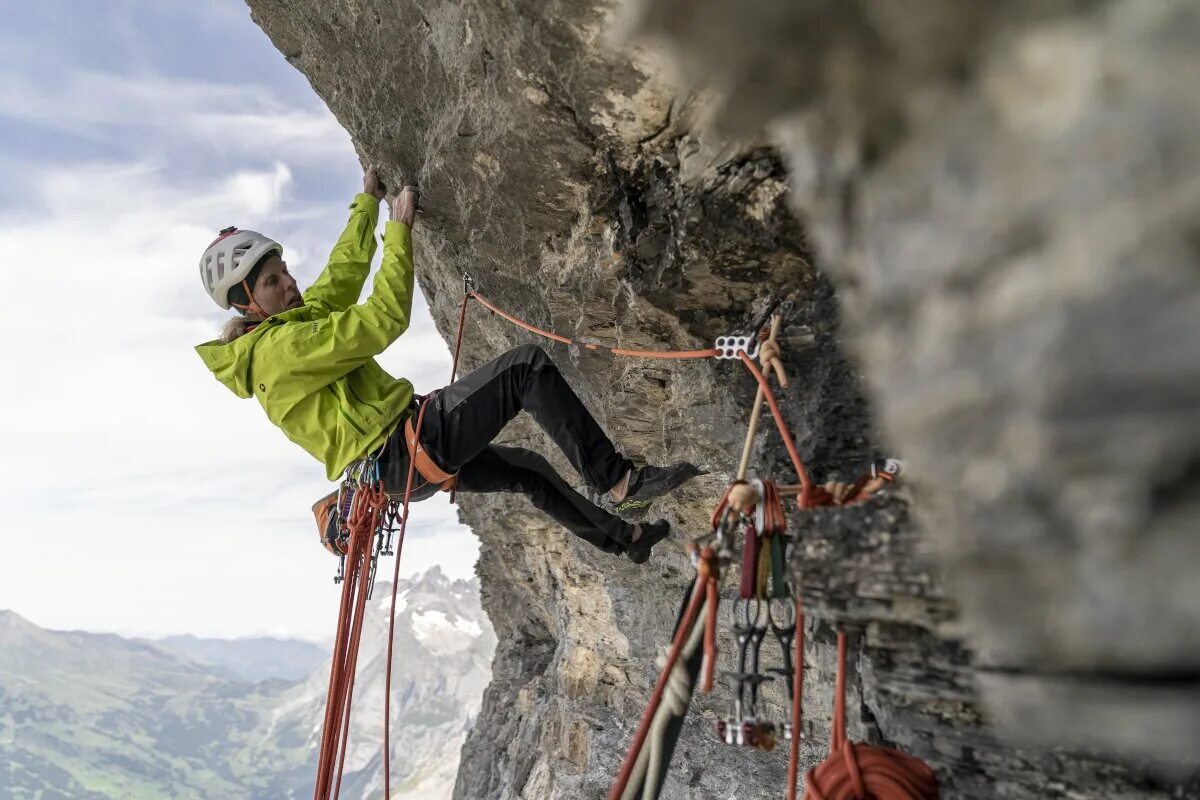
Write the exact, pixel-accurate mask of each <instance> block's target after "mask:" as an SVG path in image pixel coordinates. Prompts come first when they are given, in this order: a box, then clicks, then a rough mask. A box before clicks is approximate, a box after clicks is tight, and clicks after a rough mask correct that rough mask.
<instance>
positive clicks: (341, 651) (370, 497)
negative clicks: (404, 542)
mask: <svg viewBox="0 0 1200 800" xmlns="http://www.w3.org/2000/svg"><path fill="white" fill-rule="evenodd" d="M386 504H387V495H386V494H385V493H384V491H383V487H382V486H381V485H379V484H373V485H364V486H361V487H359V489H358V491H356V492H355V494H354V502H353V505H352V506H351V510H350V518H349V520H348V527H349V529H350V541H349V544H348V546H347V550H346V561H345V564H346V574H345V577H344V582H343V584H342V599H341V604H340V607H339V609H338V628H337V635H336V637H335V638H336V640H335V642H334V650H333V658H332V660H331V664H330V673H329V691H328V693H327V695H326V705H325V720H324V723H323V726H322V732H321V750H320V754H319V756H318V760H317V780H316V784H315V786H314V789H313V798H314V800H327V798H330V797H333V798H336V797H337V796H338V792H339V791H340V790H341V782H342V769H343V766H344V764H345V756H346V734H347V732H348V731H349V727H350V708H351V704H352V702H353V699H354V670H355V667H356V666H357V664H358V649H359V644H360V641H361V638H362V623H363V617H364V615H365V613H366V603H367V587H366V586H365V582H366V581H365V578H366V576H367V575H368V574H369V572H370V558H371V539H372V537H373V536H374V534H375V531H376V529H377V528H378V526H379V520H380V517H381V516H382V514H383V509H384V508H385V506H386ZM335 763H336V768H335Z"/></svg>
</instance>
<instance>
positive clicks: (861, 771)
mask: <svg viewBox="0 0 1200 800" xmlns="http://www.w3.org/2000/svg"><path fill="white" fill-rule="evenodd" d="M837 648H838V651H837V658H838V671H837V689H836V693H835V694H834V710H833V725H832V729H831V731H830V734H829V757H828V758H826V759H825V760H824V761H822V762H821V763H820V764H818V765H817V766H816V767H813V768H812V769H810V770H809V771H808V773H807V774H806V775H805V776H804V783H805V786H806V787H807V788H806V791H805V793H804V797H805V800H937V798H938V786H937V778H936V776H935V775H934V774H933V770H932V769H930V768H929V765H928V764H926V763H925V762H924V761H921V759H919V758H914V757H913V756H910V755H908V754H906V753H901V752H900V751H899V750H894V749H892V748H890V747H872V746H871V745H867V744H863V743H861V742H851V741H850V739H849V738H848V737H847V736H846V632H845V631H838V641H837ZM795 738H796V737H795V736H794V735H793V741H795Z"/></svg>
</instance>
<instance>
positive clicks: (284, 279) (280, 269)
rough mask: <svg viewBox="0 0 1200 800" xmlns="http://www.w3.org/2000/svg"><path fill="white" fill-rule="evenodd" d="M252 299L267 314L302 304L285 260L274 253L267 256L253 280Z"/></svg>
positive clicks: (294, 280)
mask: <svg viewBox="0 0 1200 800" xmlns="http://www.w3.org/2000/svg"><path fill="white" fill-rule="evenodd" d="M254 300H255V302H257V303H258V304H259V305H260V306H261V307H262V309H263V311H266V312H267V314H278V313H280V312H281V311H287V310H288V309H291V308H299V307H300V306H302V305H304V300H303V299H302V298H301V297H300V289H299V288H297V287H296V279H295V278H293V277H292V276H291V273H289V272H288V269H287V262H285V261H284V260H283V259H282V258H280V257H279V256H276V255H272V256H268V257H267V260H266V261H264V262H263V264H262V267H261V268H260V270H259V273H258V280H256V281H255V282H254Z"/></svg>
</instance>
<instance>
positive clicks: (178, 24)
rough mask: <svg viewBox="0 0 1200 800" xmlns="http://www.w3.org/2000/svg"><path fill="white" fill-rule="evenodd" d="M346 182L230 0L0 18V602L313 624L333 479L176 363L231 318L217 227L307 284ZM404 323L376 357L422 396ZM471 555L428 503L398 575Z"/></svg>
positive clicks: (104, 618)
mask: <svg viewBox="0 0 1200 800" xmlns="http://www.w3.org/2000/svg"><path fill="white" fill-rule="evenodd" d="M362 169H363V168H362V165H361V164H360V163H359V160H358V156H357V155H356V153H355V151H354V147H353V145H352V143H351V141H350V138H349V136H348V135H347V134H346V133H345V131H343V130H342V128H341V127H340V126H339V125H338V123H337V121H336V120H335V119H334V118H333V116H332V115H331V114H330V113H329V112H328V110H327V109H326V108H325V106H324V104H323V103H322V102H321V100H320V98H318V97H317V96H316V94H315V93H314V92H313V91H312V89H311V87H309V85H308V82H307V80H306V79H305V78H304V76H303V75H301V74H300V73H299V72H297V71H296V70H295V69H293V68H292V67H291V66H290V65H289V64H288V63H287V62H286V61H285V60H284V59H283V56H282V55H281V54H280V53H279V52H278V51H277V50H276V49H275V48H274V46H273V45H272V44H271V42H270V40H269V39H268V38H267V37H266V35H265V34H263V33H262V31H261V30H260V29H259V28H258V26H256V25H255V24H254V23H253V21H252V20H251V19H250V14H249V11H248V9H247V7H246V5H245V3H244V2H243V0H197V1H196V2H190V3H183V2H169V3H163V2H158V1H157V0H106V2H103V3H98V2H81V1H80V0H73V1H72V0H40V1H39V2H37V3H32V2H30V3H19V4H14V5H6V7H5V11H4V24H3V26H0V363H2V364H3V372H4V374H5V376H6V377H5V380H4V389H3V391H2V392H0V398H2V399H0V442H2V443H3V446H2V447H0V513H2V514H3V523H0V547H2V550H3V555H2V556H0V609H9V610H12V611H16V612H17V613H18V614H20V615H22V616H24V617H26V618H27V619H29V620H30V621H32V622H33V623H35V624H37V625H40V626H42V627H47V628H56V629H83V630H94V631H111V632H116V633H120V634H123V635H148V636H159V635H167V634H176V633H192V634H195V635H198V636H220V637H237V636H250V635H264V634H265V635H275V636H297V637H302V638H308V639H313V640H324V639H326V638H328V637H329V636H330V635H331V633H332V631H333V629H334V625H335V623H336V614H337V609H336V605H337V593H338V591H339V589H338V587H337V586H335V585H334V583H333V575H334V572H335V569H336V565H337V562H336V559H335V558H334V557H333V556H331V555H330V554H329V553H327V552H326V551H325V550H324V549H322V547H321V546H320V544H319V542H318V539H317V533H316V529H315V526H314V525H313V522H312V515H311V512H310V507H311V505H312V503H313V502H314V501H315V500H316V499H317V498H319V497H320V496H322V495H324V494H326V493H327V492H329V491H331V490H332V488H333V486H332V484H330V483H329V482H328V481H327V480H326V479H325V476H324V469H323V467H322V466H321V464H320V463H318V462H317V461H316V460H315V459H313V458H312V457H311V456H309V455H308V454H307V453H305V452H304V451H303V450H301V449H300V448H299V447H297V446H296V445H294V444H292V443H291V442H289V441H288V440H287V439H286V438H285V437H284V435H283V433H282V432H281V431H279V430H278V429H276V428H275V427H274V426H272V425H271V423H270V422H269V421H268V420H267V418H266V416H265V414H264V413H263V411H262V409H261V408H260V407H259V405H258V403H257V402H256V401H254V400H240V399H238V398H237V397H235V396H234V395H233V394H232V393H231V392H230V391H229V390H228V389H226V388H225V387H223V386H222V385H221V384H219V383H218V382H217V381H216V380H215V379H214V378H213V377H212V375H211V374H210V373H209V372H208V371H207V369H206V368H205V367H204V364H203V363H202V362H201V361H200V358H199V357H198V356H197V355H196V354H195V352H194V351H193V349H192V348H193V347H194V346H195V345H197V344H199V343H201V342H204V341H208V340H211V339H214V338H216V337H217V335H218V333H219V331H220V328H221V326H222V324H223V323H224V321H225V320H226V319H227V318H228V316H229V312H226V311H222V310H221V309H220V308H218V307H217V306H216V305H215V304H214V303H213V302H212V301H211V299H210V298H209V297H208V296H207V294H205V292H204V290H203V289H202V287H201V284H200V278H199V271H198V262H199V258H200V254H201V253H202V252H203V250H204V248H205V247H206V246H207V245H208V243H209V242H210V241H211V240H212V239H213V237H214V236H215V234H216V232H217V231H218V230H219V229H221V228H223V227H225V226H227V225H237V226H238V227H242V228H250V229H253V230H258V231H261V232H263V233H265V234H266V235H268V236H270V237H272V238H274V239H276V240H277V241H280V242H282V243H283V246H284V250H285V257H286V259H287V262H288V267H289V270H290V271H291V272H292V274H293V275H295V276H296V278H297V280H298V281H299V282H300V284H301V286H306V285H307V284H308V283H310V282H311V281H312V280H313V279H315V277H316V276H317V274H318V273H319V272H320V270H321V268H322V267H323V266H324V259H325V257H326V256H327V255H328V251H329V249H330V248H331V247H332V245H333V243H334V242H335V241H336V239H337V236H338V234H339V233H340V232H341V229H342V226H344V225H345V222H346V219H347V216H348V213H349V212H348V210H347V206H348V204H349V203H350V201H351V200H352V199H353V197H354V195H355V193H357V192H359V191H361V189H362ZM380 218H381V226H382V223H383V220H385V219H386V218H387V212H386V209H385V208H383V207H381V213H380ZM417 224H418V228H419V225H420V221H419V220H418V223H417ZM419 243H420V242H419V231H418V239H417V248H416V257H417V258H418V259H419V258H420V248H419ZM376 265H378V255H377V257H376ZM367 287H368V290H369V287H370V280H368V283H367ZM364 296H365V293H364ZM413 311H414V321H413V324H412V327H411V328H410V329H409V331H408V332H406V333H405V334H404V336H402V337H401V338H400V339H399V340H398V341H397V342H396V343H395V344H393V345H392V347H391V348H390V349H389V350H388V351H387V352H386V353H384V354H383V355H382V356H381V357H380V358H379V361H380V363H381V364H382V365H383V367H384V368H385V369H387V370H388V371H389V372H391V373H392V374H393V375H397V376H404V377H407V378H408V379H409V380H411V381H412V382H413V384H414V385H415V387H416V389H417V391H418V392H426V391H429V390H431V389H435V388H438V387H439V386H442V385H443V384H445V383H446V381H447V379H448V377H449V372H450V354H449V351H448V348H447V346H446V343H445V342H444V341H443V340H442V339H441V337H440V336H439V335H438V333H437V332H436V330H435V329H434V326H433V322H432V320H431V318H430V316H429V311H428V306H427V304H426V302H425V299H424V297H422V296H420V294H418V296H417V297H416V299H415V301H414V308H413ZM477 556H478V542H477V540H476V539H475V537H474V536H473V535H472V534H471V532H470V531H469V530H468V529H467V528H465V527H463V526H461V525H459V524H458V522H457V517H456V512H455V509H454V507H452V506H450V505H449V504H448V503H447V502H446V499H445V495H439V496H438V497H436V498H434V499H431V500H429V501H426V502H424V503H421V504H418V505H416V506H414V508H413V512H412V517H411V520H410V528H409V538H408V540H407V542H406V546H405V549H404V558H403V562H402V568H401V574H402V575H410V574H413V573H414V572H417V571H423V570H425V569H427V568H428V567H430V566H432V565H434V564H437V565H439V566H441V568H442V569H443V571H445V572H446V573H447V574H448V575H450V576H451V577H469V576H470V575H472V574H473V571H474V563H475V560H476V558H477ZM391 569H392V564H391V560H390V559H387V560H386V562H385V563H384V564H383V565H381V571H386V573H387V574H388V575H390V573H391Z"/></svg>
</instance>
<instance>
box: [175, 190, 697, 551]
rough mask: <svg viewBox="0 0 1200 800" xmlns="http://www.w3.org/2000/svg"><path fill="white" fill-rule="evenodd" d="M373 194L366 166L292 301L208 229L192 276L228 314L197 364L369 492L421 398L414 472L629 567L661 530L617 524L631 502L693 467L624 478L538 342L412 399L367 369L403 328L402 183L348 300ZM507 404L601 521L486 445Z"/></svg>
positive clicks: (228, 235)
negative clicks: (321, 262)
mask: <svg viewBox="0 0 1200 800" xmlns="http://www.w3.org/2000/svg"><path fill="white" fill-rule="evenodd" d="M384 196H385V189H384V186H383V184H382V183H381V182H380V180H379V178H378V177H377V176H376V174H375V171H374V169H368V170H367V172H366V174H365V175H364V177H363V192H362V193H360V194H359V195H357V196H356V197H355V198H354V202H353V203H351V204H350V209H351V214H350V221H349V223H348V224H347V226H346V229H345V231H343V233H342V235H341V238H340V239H338V242H337V244H336V245H335V246H334V248H333V252H332V254H331V255H330V257H329V263H328V265H327V266H326V267H325V270H324V271H323V272H322V273H321V275H320V276H319V277H318V278H317V280H316V282H315V283H314V284H313V285H312V286H310V287H309V289H308V290H307V291H306V292H304V293H303V294H301V292H300V291H299V289H297V287H296V281H295V279H294V278H293V277H292V276H291V275H290V274H289V273H288V269H287V263H286V262H285V261H284V260H283V247H282V246H281V245H279V244H278V243H277V242H275V241H272V240H271V239H268V238H267V237H265V236H263V235H262V234H259V233H255V232H254V231H247V230H238V229H236V228H226V229H225V230H223V231H221V233H220V234H219V235H218V237H217V238H216V239H215V240H214V241H213V242H212V244H210V245H209V246H208V248H207V249H206V250H205V251H204V255H203V257H202V258H201V260H200V277H201V280H202V281H203V283H204V288H205V289H206V290H207V291H208V294H209V295H210V296H211V297H212V299H213V300H214V301H215V302H216V303H217V305H219V306H221V308H224V309H228V308H230V307H232V308H235V309H236V310H237V311H238V313H239V316H237V317H235V318H234V319H232V320H230V322H229V323H228V324H227V325H226V326H225V329H224V331H223V332H222V335H221V338H220V339H219V340H216V341H211V342H207V343H205V344H202V345H200V346H198V347H197V348H196V350H197V352H198V353H199V354H200V357H201V358H202V359H203V360H204V362H205V364H206V365H207V366H208V368H209V369H210V370H211V371H212V372H213V374H214V375H215V376H216V378H217V380H219V381H220V382H221V383H223V384H225V386H227V387H228V388H229V389H230V390H231V391H233V392H234V394H236V395H238V396H239V397H242V398H249V397H251V396H253V397H256V398H257V399H258V401H259V403H260V404H261V405H262V407H263V410H264V411H266V414H267V417H268V418H269V419H270V420H271V422H273V423H274V424H275V425H277V426H278V427H279V428H281V429H282V430H283V432H284V433H285V434H286V435H287V437H288V438H289V439H291V440H292V441H293V442H295V443H296V444H298V445H300V446H301V447H302V448H304V449H305V450H306V451H308V452H309V453H310V454H311V455H313V456H315V457H316V458H317V459H318V460H320V461H321V462H323V463H324V464H325V469H326V474H327V476H328V478H329V479H330V480H336V479H337V478H338V477H339V476H340V475H341V474H342V473H343V472H344V471H345V469H346V468H347V466H348V465H350V464H351V463H352V462H354V461H356V460H358V459H361V458H362V457H363V456H364V455H367V454H371V453H373V454H377V455H378V459H379V466H380V469H381V473H382V476H383V482H384V487H385V489H386V490H387V491H388V493H389V494H401V495H402V494H403V493H404V491H405V486H406V478H407V475H408V461H409V457H410V456H409V447H408V444H407V442H406V441H405V437H404V433H403V432H404V422H405V420H406V419H408V418H410V417H411V418H412V419H416V418H417V417H416V414H417V411H418V409H419V406H420V404H421V403H424V404H425V405H426V408H425V413H424V418H423V421H422V424H421V430H420V431H419V433H418V437H419V441H420V445H421V446H423V447H424V454H422V455H421V456H419V457H418V459H417V466H418V469H421V464H422V458H423V457H424V455H425V454H427V455H428V456H429V457H431V458H432V460H433V462H434V464H435V467H434V468H435V469H441V470H442V471H444V472H446V473H448V474H455V475H456V478H455V480H456V484H455V489H456V490H457V491H459V492H520V493H523V494H525V495H527V496H528V497H529V499H530V500H531V501H532V502H533V504H534V506H536V507H537V508H539V509H541V510H542V511H544V512H546V513H547V514H548V515H549V516H551V517H552V518H553V519H555V520H556V521H558V522H559V523H560V524H562V525H563V526H564V527H565V528H567V529H568V530H569V531H571V532H572V533H573V534H575V535H576V536H579V537H580V538H582V539H584V540H585V541H587V542H588V543H590V544H592V545H594V546H596V547H598V548H600V549H602V550H604V551H606V552H610V553H624V554H626V555H628V556H629V558H630V559H631V560H632V561H634V562H635V563H639V564H640V563H644V562H645V561H646V560H647V559H648V558H649V557H650V550H651V548H652V547H653V546H654V545H655V544H656V543H658V542H660V541H662V540H663V539H665V538H666V537H667V535H668V534H669V533H670V526H669V524H668V523H667V522H666V521H665V520H660V521H657V522H654V523H647V524H640V523H633V522H629V521H626V520H624V519H622V518H621V517H620V516H619V514H620V513H623V512H624V511H626V510H638V509H641V508H644V506H645V504H646V502H647V501H648V500H650V499H651V498H654V497H659V496H661V495H664V494H666V493H668V492H670V491H672V490H674V489H675V488H677V487H678V486H679V485H680V484H682V483H683V482H684V481H686V480H688V479H690V478H692V477H694V476H696V475H698V474H700V470H698V469H697V468H696V467H694V466H693V465H691V464H687V463H683V462H681V463H677V464H674V465H671V466H669V467H657V466H645V467H641V468H640V469H638V468H635V467H634V465H633V464H632V462H630V461H629V460H628V459H627V458H625V457H624V456H622V455H621V454H620V453H619V452H617V450H616V448H615V447H614V446H613V444H612V443H611V442H610V441H609V439H608V437H607V436H605V434H604V432H603V431H602V430H601V429H600V426H599V425H598V424H597V423H596V421H595V420H594V419H593V418H592V415H591V414H590V413H589V412H588V410H587V408H585V407H584V405H583V404H582V403H581V402H580V400H579V398H578V397H577V396H576V395H575V393H574V391H572V389H571V387H570V386H569V385H568V384H567V382H566V381H565V380H564V379H563V377H562V375H561V374H560V373H559V371H558V368H557V367H556V366H555V365H554V362H553V361H551V360H550V358H549V357H548V356H547V355H546V353H545V352H543V351H542V350H541V349H540V348H538V347H536V346H535V345H523V346H521V347H517V348H514V349H512V350H509V351H508V352H507V353H504V354H502V355H500V356H499V357H497V358H495V359H493V360H492V361H490V362H488V363H486V364H484V365H483V366H481V367H480V368H479V369H477V370H475V371H474V372H471V373H470V374H468V375H465V376H463V377H462V378H460V379H458V380H456V381H454V382H453V383H451V384H450V385H449V386H446V387H444V388H443V389H441V390H439V391H436V392H433V393H431V394H430V395H428V396H426V397H424V398H421V397H418V396H416V395H414V392H413V387H412V384H411V383H409V382H408V381H407V380H405V379H403V378H393V377H392V376H390V375H388V374H387V373H386V372H384V370H383V369H382V368H381V367H380V366H379V364H377V363H376V362H375V359H374V356H376V355H378V354H379V353H381V352H383V351H384V350H385V349H386V348H387V347H388V345H390V344H391V343H392V342H393V341H395V340H396V339H397V338H398V337H399V336H400V335H401V334H402V333H404V331H405V329H406V328H407V327H408V324H409V320H410V310H411V307H412V294H413V258H412V239H411V233H412V227H413V224H414V222H415V213H416V201H417V194H416V190H415V189H414V188H413V187H411V186H405V187H404V188H403V189H402V190H401V191H400V192H399V194H397V195H396V196H395V198H394V199H393V200H392V202H391V221H390V222H388V223H387V225H386V227H385V230H384V236H383V263H382V265H381V267H380V269H379V272H378V274H377V275H376V277H375V281H374V286H373V289H372V292H371V294H370V296H369V297H368V298H367V299H366V301H365V302H363V303H361V304H358V305H355V302H356V301H357V300H358V297H359V294H360V293H361V291H362V286H363V284H364V282H365V281H366V278H367V273H368V272H369V271H370V264H371V259H372V258H373V256H374V254H375V248H376V242H375V235H374V232H375V227H376V222H377V219H378V213H379V201H380V200H382V199H383V198H384ZM522 409H524V410H525V411H528V412H529V413H530V414H531V415H532V416H533V418H534V420H535V421H536V422H537V423H538V424H539V425H541V427H542V428H543V429H544V430H545V431H546V433H547V434H549V436H550V438H551V439H553V440H554V442H555V444H557V445H558V446H559V448H561V449H562V451H563V453H564V454H565V455H566V457H567V459H568V460H569V461H570V462H571V465H572V466H573V467H574V468H575V469H576V471H577V472H578V473H579V475H580V476H581V477H582V478H583V479H584V481H586V482H587V483H588V484H589V485H590V486H591V487H592V489H593V490H594V491H595V492H596V493H597V495H598V496H601V497H603V498H604V500H605V501H606V504H609V505H610V508H611V509H612V511H614V512H617V513H611V512H610V511H609V510H606V509H604V508H600V507H598V506H597V505H596V504H594V503H592V502H590V501H589V500H587V499H586V498H584V497H583V496H581V495H580V494H578V493H577V492H576V491H574V490H573V489H572V488H571V487H570V486H569V485H568V484H567V482H566V481H565V480H563V478H561V477H560V476H559V475H558V474H557V473H556V472H555V471H554V470H553V469H552V468H551V466H550V464H549V462H548V461H547V460H546V459H545V458H543V457H542V456H541V455H538V454H537V453H534V452H532V451H530V450H526V449H523V448H520V447H508V446H500V445H493V444H491V441H492V439H493V438H495V436H496V435H497V434H499V433H500V431H501V429H502V428H503V427H504V426H505V424H506V423H508V421H509V420H511V419H512V418H513V417H515V416H516V415H517V413H518V412H520V411H521V410H522ZM418 452H420V451H419V449H418ZM422 471H423V472H424V470H422ZM417 484H418V485H417V488H416V490H415V491H414V492H413V495H412V498H413V499H414V500H419V499H424V498H426V497H429V496H431V495H432V494H434V493H435V492H436V491H437V490H438V488H439V487H438V485H437V484H435V483H433V482H430V481H427V480H425V479H424V478H422V477H420V476H418V477H417Z"/></svg>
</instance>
